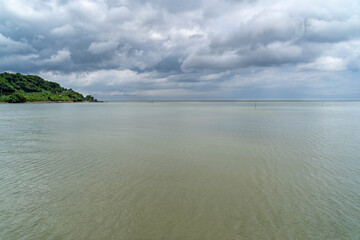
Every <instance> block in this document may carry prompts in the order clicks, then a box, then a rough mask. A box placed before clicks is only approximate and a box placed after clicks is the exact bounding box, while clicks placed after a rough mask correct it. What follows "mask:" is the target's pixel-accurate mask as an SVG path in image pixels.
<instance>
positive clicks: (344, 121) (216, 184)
mask: <svg viewBox="0 0 360 240" xmlns="http://www.w3.org/2000/svg"><path fill="white" fill-rule="evenodd" d="M0 239H4V240H7V239H10V240H11V239H16V240H18V239H34V240H42V239H130V240H133V239H134V240H148V239H149V240H151V239H154V240H158V239H164V240H172V239H174V240H178V239H180V240H182V239H184V240H192V239H194V240H195V239H206V240H212V239H214V240H222V239H224V240H227V239H229V240H233V239H354V240H355V239H356V240H358V239H360V102H356V101H355V102H351V101H342V102H336V101H333V102H331V101H324V102H322V101H300V102H296V101H293V102H270V101H263V102H262V101H258V102H242V101H240V102H236V101H233V102H231V101H228V102H227V101H224V102H221V101H220V102H206V101H205V102H190V101H189V102H166V101H161V102H156V101H155V102H150V103H149V102H104V103H42V104H0Z"/></svg>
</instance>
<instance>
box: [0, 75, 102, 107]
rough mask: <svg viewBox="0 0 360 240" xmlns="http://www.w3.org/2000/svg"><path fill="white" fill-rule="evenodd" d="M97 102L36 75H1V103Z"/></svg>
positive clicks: (92, 98) (88, 96)
mask: <svg viewBox="0 0 360 240" xmlns="http://www.w3.org/2000/svg"><path fill="white" fill-rule="evenodd" d="M85 101H88V102H97V100H96V99H95V98H94V97H93V96H91V95H87V96H86V97H84V96H83V95H82V94H81V93H78V92H76V91H74V90H72V89H71V88H70V89H66V88H64V87H61V86H60V84H58V83H56V82H50V81H46V80H44V79H42V78H41V77H39V76H36V75H22V74H20V73H16V74H13V73H7V72H4V73H0V102H7V103H24V102H85Z"/></svg>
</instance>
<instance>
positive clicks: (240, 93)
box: [0, 0, 360, 100]
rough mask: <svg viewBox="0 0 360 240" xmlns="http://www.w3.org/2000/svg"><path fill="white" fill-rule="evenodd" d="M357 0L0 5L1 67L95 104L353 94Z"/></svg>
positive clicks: (96, 0)
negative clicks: (92, 98) (87, 97)
mask: <svg viewBox="0 0 360 240" xmlns="http://www.w3.org/2000/svg"><path fill="white" fill-rule="evenodd" d="M359 68H360V1H358V0H339V1H332V0H327V1H325V0H323V1H317V0H294V1H291V0H264V1H262V0H258V1H256V0H255V1H250V0H248V1H247V0H223V1H220V0H206V1H200V0H199V1H197V0H181V1H175V0H152V1H146V0H93V1H90V0H46V1H45V0H43V1H41V0H0V71H1V72H4V71H7V72H20V73H22V74H37V75H39V76H41V77H43V78H44V79H46V80H51V81H56V82H58V83H60V84H61V85H63V86H64V87H67V88H73V89H75V90H78V91H80V92H82V93H83V94H88V93H89V94H92V95H94V96H95V97H97V98H98V99H103V100H106V99H119V100H122V99H127V100H136V99H148V98H151V99H154V100H156V99H360V74H359Z"/></svg>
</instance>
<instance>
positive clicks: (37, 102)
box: [0, 101, 89, 104]
mask: <svg viewBox="0 0 360 240" xmlns="http://www.w3.org/2000/svg"><path fill="white" fill-rule="evenodd" d="M31 103H36V104H41V103H89V101H83V102H74V101H34V102H23V103H9V102H0V104H31Z"/></svg>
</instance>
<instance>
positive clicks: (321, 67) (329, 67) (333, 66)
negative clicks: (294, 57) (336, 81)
mask: <svg viewBox="0 0 360 240" xmlns="http://www.w3.org/2000/svg"><path fill="white" fill-rule="evenodd" d="M298 70H317V71H343V70H346V61H345V60H344V59H342V58H336V57H330V56H329V57H320V58H318V59H316V60H315V61H314V62H312V63H306V64H300V65H298Z"/></svg>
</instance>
